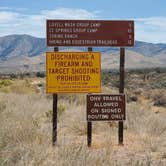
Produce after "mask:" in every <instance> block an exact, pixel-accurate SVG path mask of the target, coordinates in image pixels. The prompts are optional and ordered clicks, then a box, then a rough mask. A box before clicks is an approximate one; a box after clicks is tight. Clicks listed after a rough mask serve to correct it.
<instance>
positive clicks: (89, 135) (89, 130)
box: [87, 47, 93, 147]
mask: <svg viewBox="0 0 166 166" xmlns="http://www.w3.org/2000/svg"><path fill="white" fill-rule="evenodd" d="M88 51H89V52H92V51H93V49H92V47H88ZM87 143H88V147H91V144H92V122H91V121H88V122H87Z"/></svg>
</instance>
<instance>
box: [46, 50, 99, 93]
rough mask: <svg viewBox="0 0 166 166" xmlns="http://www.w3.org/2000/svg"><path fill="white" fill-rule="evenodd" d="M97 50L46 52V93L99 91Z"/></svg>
mask: <svg viewBox="0 0 166 166" xmlns="http://www.w3.org/2000/svg"><path fill="white" fill-rule="evenodd" d="M100 56H101V55H100V53H99V52H47V53H46V72H47V77H46V79H47V80H46V90H47V93H92V92H95V93H99V92H101V62H100Z"/></svg>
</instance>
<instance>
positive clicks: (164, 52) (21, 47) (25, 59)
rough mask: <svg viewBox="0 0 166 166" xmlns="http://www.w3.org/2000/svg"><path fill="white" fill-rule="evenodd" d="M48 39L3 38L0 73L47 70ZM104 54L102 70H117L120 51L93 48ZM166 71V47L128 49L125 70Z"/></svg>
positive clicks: (140, 45) (139, 44)
mask: <svg viewBox="0 0 166 166" xmlns="http://www.w3.org/2000/svg"><path fill="white" fill-rule="evenodd" d="M52 50H53V48H50V47H47V46H46V39H45V38H37V37H33V36H30V35H9V36H4V37H0V71H1V72H3V71H5V72H10V71H27V70H28V71H29V70H33V71H34V70H35V71H37V70H45V69H44V68H45V66H44V65H45V52H46V51H52ZM60 50H61V51H76V50H77V51H87V48H85V47H60ZM93 50H94V51H100V52H101V53H102V68H117V67H118V65H119V48H115V47H94V48H93ZM143 67H144V68H145V67H147V68H148V67H166V44H163V43H159V44H154V43H147V42H142V41H135V46H134V47H132V48H127V49H126V68H143Z"/></svg>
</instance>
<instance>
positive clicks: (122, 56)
mask: <svg viewBox="0 0 166 166" xmlns="http://www.w3.org/2000/svg"><path fill="white" fill-rule="evenodd" d="M124 64H125V48H120V68H119V70H120V85H119V93H124V79H125V66H124ZM118 137H119V139H118V140H119V145H123V121H119V128H118Z"/></svg>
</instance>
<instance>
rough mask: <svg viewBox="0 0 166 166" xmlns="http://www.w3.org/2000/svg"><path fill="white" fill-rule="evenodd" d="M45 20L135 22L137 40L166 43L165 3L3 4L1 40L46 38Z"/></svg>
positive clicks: (71, 0) (1, 0)
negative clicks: (22, 36) (23, 36)
mask: <svg viewBox="0 0 166 166" xmlns="http://www.w3.org/2000/svg"><path fill="white" fill-rule="evenodd" d="M46 19H100V20H101V19H103V20H112V19H114V20H115V19H117V20H122V19H132V20H135V35H136V40H141V41H147V42H153V43H166V0H137V1H136V0H88V1H86V0H28V1H27V0H0V36H4V35H9V34H29V35H33V36H37V37H45V35H46V34H45V20H46Z"/></svg>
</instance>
